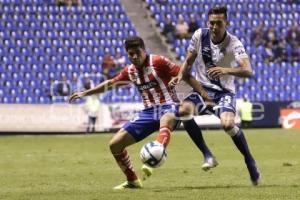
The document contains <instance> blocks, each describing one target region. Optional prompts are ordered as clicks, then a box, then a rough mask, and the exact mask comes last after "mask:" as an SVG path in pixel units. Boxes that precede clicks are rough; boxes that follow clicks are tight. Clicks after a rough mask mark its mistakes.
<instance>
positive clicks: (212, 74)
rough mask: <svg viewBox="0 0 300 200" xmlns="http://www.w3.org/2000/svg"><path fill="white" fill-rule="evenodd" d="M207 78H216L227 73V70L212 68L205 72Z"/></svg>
mask: <svg viewBox="0 0 300 200" xmlns="http://www.w3.org/2000/svg"><path fill="white" fill-rule="evenodd" d="M206 72H207V74H208V76H210V77H212V78H218V77H219V76H220V75H224V74H227V73H228V68H225V67H212V68H209V69H208V70H207V71H206Z"/></svg>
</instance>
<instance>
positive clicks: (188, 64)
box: [179, 51, 197, 78]
mask: <svg viewBox="0 0 300 200" xmlns="http://www.w3.org/2000/svg"><path fill="white" fill-rule="evenodd" d="M196 57H197V54H196V53H194V52H191V51H187V54H186V57H185V59H184V62H183V64H182V66H181V68H180V71H179V74H181V75H182V76H183V77H185V76H186V77H187V78H188V76H189V75H188V74H189V72H190V70H191V68H192V65H193V63H194V62H195V59H196Z"/></svg>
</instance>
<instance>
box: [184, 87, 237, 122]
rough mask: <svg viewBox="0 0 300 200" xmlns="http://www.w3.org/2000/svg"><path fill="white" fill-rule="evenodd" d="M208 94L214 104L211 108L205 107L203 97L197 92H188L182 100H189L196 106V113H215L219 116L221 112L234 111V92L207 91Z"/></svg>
mask: <svg viewBox="0 0 300 200" xmlns="http://www.w3.org/2000/svg"><path fill="white" fill-rule="evenodd" d="M208 94H209V96H210V97H211V98H212V99H213V101H214V103H215V104H216V106H214V108H213V109H212V108H207V107H206V105H205V103H204V100H203V98H202V97H201V96H200V95H199V94H198V93H197V92H193V93H191V94H189V95H188V96H187V97H186V98H185V99H184V100H185V101H191V102H192V103H193V104H194V105H195V106H196V110H197V112H198V115H207V114H215V115H217V116H218V117H220V114H221V113H223V112H233V113H235V112H236V108H235V106H236V99H235V94H233V93H230V92H224V91H222V92H220V91H214V92H212V91H209V92H208Z"/></svg>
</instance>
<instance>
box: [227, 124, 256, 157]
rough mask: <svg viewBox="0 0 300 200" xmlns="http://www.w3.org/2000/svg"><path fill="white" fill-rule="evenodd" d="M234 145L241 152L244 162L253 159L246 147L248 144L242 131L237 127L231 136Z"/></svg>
mask: <svg viewBox="0 0 300 200" xmlns="http://www.w3.org/2000/svg"><path fill="white" fill-rule="evenodd" d="M231 138H232V140H233V142H234V144H235V146H236V147H237V148H238V149H239V151H240V152H241V153H242V154H243V156H244V158H245V161H246V162H249V161H250V162H252V161H253V160H254V159H253V157H252V155H251V153H250V150H249V148H248V144H247V141H246V138H245V136H244V133H243V131H242V130H241V129H239V131H238V133H237V134H236V135H234V136H232V137H231Z"/></svg>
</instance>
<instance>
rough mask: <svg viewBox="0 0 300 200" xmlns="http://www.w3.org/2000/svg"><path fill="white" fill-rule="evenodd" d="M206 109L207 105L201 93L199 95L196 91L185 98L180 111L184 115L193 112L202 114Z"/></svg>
mask: <svg viewBox="0 0 300 200" xmlns="http://www.w3.org/2000/svg"><path fill="white" fill-rule="evenodd" d="M205 109H206V105H205V102H204V100H203V98H202V97H201V95H199V94H198V93H196V92H193V93H191V94H190V95H189V96H187V97H186V98H185V99H184V101H183V102H182V104H181V106H180V109H179V111H180V112H179V113H180V114H181V116H183V117H185V116H188V115H191V114H192V115H194V114H197V115H201V114H203V113H204V112H205Z"/></svg>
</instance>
